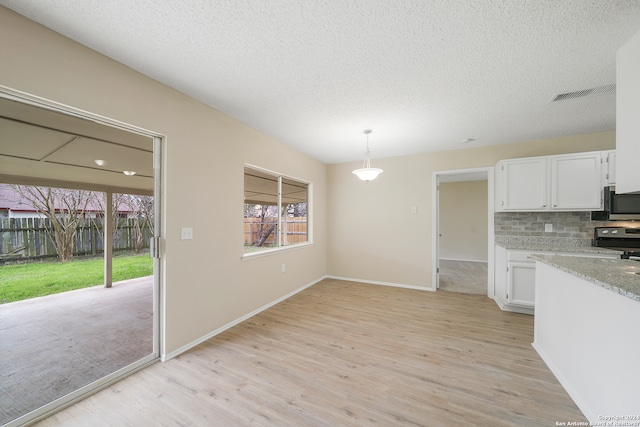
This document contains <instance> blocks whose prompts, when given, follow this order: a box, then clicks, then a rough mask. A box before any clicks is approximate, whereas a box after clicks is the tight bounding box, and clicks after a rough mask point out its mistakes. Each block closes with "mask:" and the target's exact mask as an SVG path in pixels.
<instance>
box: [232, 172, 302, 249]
mask: <svg viewBox="0 0 640 427" xmlns="http://www.w3.org/2000/svg"><path fill="white" fill-rule="evenodd" d="M309 190H310V184H309V183H306V182H304V181H300V180H297V179H294V178H290V177H285V176H282V175H279V174H276V173H274V172H269V171H266V170H263V169H258V168H255V167H249V166H246V167H245V168H244V253H245V254H249V253H255V252H260V251H263V250H266V249H273V248H280V247H284V246H291V245H296V244H301V243H307V242H309V241H310V238H309V235H310V232H309V231H310V230H309V221H308V212H307V208H308V206H309Z"/></svg>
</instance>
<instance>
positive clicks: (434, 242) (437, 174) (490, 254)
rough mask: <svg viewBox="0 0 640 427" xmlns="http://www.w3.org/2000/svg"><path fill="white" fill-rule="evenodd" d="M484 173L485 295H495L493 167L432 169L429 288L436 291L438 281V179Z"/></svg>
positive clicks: (490, 296)
mask: <svg viewBox="0 0 640 427" xmlns="http://www.w3.org/2000/svg"><path fill="white" fill-rule="evenodd" d="M475 174H486V177H487V204H488V209H489V212H488V220H487V234H488V235H487V246H488V248H487V267H488V268H487V296H488V297H489V298H493V297H494V295H495V286H494V269H493V265H494V264H493V263H494V241H495V237H494V224H493V217H494V212H495V206H494V203H495V202H494V168H493V167H481V168H470V169H452V170H443V171H434V172H433V174H432V177H431V206H432V212H431V221H432V223H431V230H432V233H431V257H432V258H431V290H433V291H436V290H438V287H439V282H440V273H439V269H440V256H439V247H440V181H441V178H442V177H445V176H446V177H453V176H464V175H475Z"/></svg>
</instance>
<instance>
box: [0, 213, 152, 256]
mask: <svg viewBox="0 0 640 427" xmlns="http://www.w3.org/2000/svg"><path fill="white" fill-rule="evenodd" d="M49 221H50V220H49V219H45V218H0V262H6V261H25V260H37V259H42V258H53V257H56V256H57V251H56V248H55V246H54V245H53V242H52V241H51V239H50V238H49V235H48V234H47V232H46V228H45V225H46V223H47V222H49ZM119 221H121V222H120V225H119V227H118V232H117V233H116V236H115V237H114V241H113V250H114V252H115V251H133V250H135V247H136V231H135V221H136V220H135V219H119ZM101 228H102V226H101V225H98V226H96V224H95V222H94V221H91V220H90V219H86V220H84V223H83V224H81V226H80V227H79V228H78V230H76V235H75V246H74V251H73V254H74V255H77V256H84V255H98V254H101V253H102V252H103V243H102V237H101V236H100V233H101ZM151 237H152V236H151V231H150V230H149V229H148V228H145V229H144V231H143V238H142V247H141V248H148V247H149V239H150V238H151Z"/></svg>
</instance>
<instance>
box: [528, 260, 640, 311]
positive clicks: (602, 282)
mask: <svg viewBox="0 0 640 427" xmlns="http://www.w3.org/2000/svg"><path fill="white" fill-rule="evenodd" d="M533 258H535V259H536V260H538V261H540V262H543V263H545V264H548V265H550V266H552V267H555V268H557V269H558V270H562V271H565V272H567V273H570V274H573V275H574V276H576V277H580V278H581V279H584V280H586V281H588V282H591V283H594V284H596V285H598V286H602V287H603V288H605V289H608V290H610V291H612V292H615V293H617V294H620V295H623V296H626V297H628V298H631V299H632V300H635V301H640V261H634V260H628V259H603V258H584V257H573V256H563V255H535V256H534V257H533Z"/></svg>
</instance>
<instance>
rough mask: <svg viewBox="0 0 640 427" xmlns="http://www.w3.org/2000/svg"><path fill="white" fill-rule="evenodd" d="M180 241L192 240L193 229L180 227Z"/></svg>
mask: <svg viewBox="0 0 640 427" xmlns="http://www.w3.org/2000/svg"><path fill="white" fill-rule="evenodd" d="M180 239H182V240H191V239H193V227H182V228H181V229H180Z"/></svg>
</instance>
